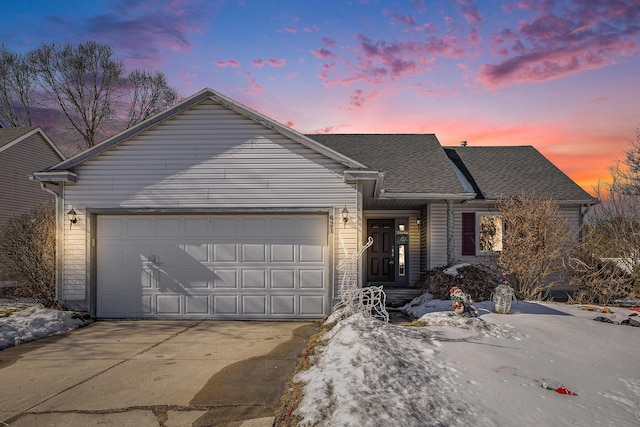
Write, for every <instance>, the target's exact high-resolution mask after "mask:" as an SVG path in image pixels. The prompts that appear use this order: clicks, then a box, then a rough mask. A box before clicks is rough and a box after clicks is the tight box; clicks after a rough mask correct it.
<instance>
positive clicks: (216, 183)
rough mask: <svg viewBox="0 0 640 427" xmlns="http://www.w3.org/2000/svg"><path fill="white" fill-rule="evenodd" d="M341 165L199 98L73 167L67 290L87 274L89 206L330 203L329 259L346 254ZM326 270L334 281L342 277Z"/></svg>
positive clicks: (74, 290) (350, 234)
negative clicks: (73, 213)
mask: <svg viewBox="0 0 640 427" xmlns="http://www.w3.org/2000/svg"><path fill="white" fill-rule="evenodd" d="M344 169H345V166H344V165H342V164H340V163H338V162H336V161H335V160H332V159H330V158H327V157H325V156H324V155H322V154H319V153H318V152H316V151H314V150H312V149H310V148H308V147H305V146H303V145H302V144H300V143H297V142H295V141H292V140H290V139H288V138H286V137H284V136H282V135H281V134H278V133H276V132H274V131H272V130H271V129H269V128H267V127H265V126H262V125H260V124H257V123H255V122H253V121H252V120H249V119H247V118H245V117H243V116H241V115H240V114H237V113H235V112H233V111H230V110H228V109H226V108H224V107H222V106H220V105H217V104H216V103H214V102H213V101H210V100H207V101H204V102H202V103H200V104H198V105H196V106H194V107H192V108H191V109H189V110H187V111H184V112H183V113H181V114H179V115H177V116H175V117H173V118H171V119H168V120H167V121H165V122H163V123H160V124H158V125H156V126H154V127H153V128H151V129H148V130H146V131H144V132H143V133H141V134H139V135H137V136H134V137H131V138H130V139H128V140H126V141H124V142H122V143H121V144H120V145H118V146H116V147H113V148H111V149H110V150H108V151H106V152H103V153H102V154H100V155H99V156H97V157H95V158H93V159H90V160H88V161H86V162H84V163H82V164H81V165H79V166H78V167H76V168H75V169H74V170H75V171H76V172H77V173H78V177H79V178H78V182H77V183H75V184H73V185H67V186H66V187H65V203H66V205H67V209H68V208H69V207H70V206H73V208H74V209H75V210H76V212H78V214H79V215H78V218H79V221H78V224H76V225H74V226H73V230H74V232H73V234H72V235H70V236H68V238H65V265H64V273H63V277H64V279H63V282H64V294H65V298H66V299H69V300H75V301H78V300H84V299H85V298H86V294H87V292H86V289H85V288H84V287H83V286H79V285H78V283H84V282H85V281H86V276H87V269H86V268H87V266H86V264H87V261H86V260H87V259H88V256H87V250H86V248H85V247H84V245H85V243H84V240H85V238H84V229H85V227H86V218H85V217H84V215H85V213H86V209H122V208H126V209H172V208H173V209H180V210H181V211H189V210H190V209H193V210H198V211H206V210H207V209H211V210H223V211H229V212H232V211H233V210H234V209H235V210H240V209H264V210H274V211H282V210H285V211H286V210H287V209H289V210H290V211H292V212H295V210H296V209H322V210H326V209H333V211H334V212H335V213H334V233H333V238H332V239H330V240H331V242H332V245H331V248H330V250H331V253H332V256H333V266H334V267H335V266H337V265H338V263H339V261H340V260H341V259H342V258H343V249H342V248H341V242H340V237H341V236H342V239H343V241H344V244H345V247H346V249H347V251H348V252H349V253H351V252H353V251H354V250H355V247H356V245H357V241H356V230H357V215H356V207H357V203H356V202H357V194H356V189H355V188H354V186H352V185H349V184H346V183H345V182H344V179H343V170H344ZM345 206H346V207H347V209H348V210H349V212H350V213H351V215H350V221H349V222H348V223H347V224H346V225H344V224H343V223H342V220H341V215H340V212H341V211H342V209H343V208H344V207H345ZM75 230H78V231H79V233H78V234H76V231H75ZM80 240H82V241H80ZM69 251H70V252H69ZM334 270H335V268H334ZM333 274H334V280H333V282H334V287H333V288H334V289H336V288H337V285H335V284H337V283H339V276H338V274H335V271H334V272H333Z"/></svg>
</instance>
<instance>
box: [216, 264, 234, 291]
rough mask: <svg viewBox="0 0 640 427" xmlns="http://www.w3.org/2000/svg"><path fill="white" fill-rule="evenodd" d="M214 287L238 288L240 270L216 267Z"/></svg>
mask: <svg viewBox="0 0 640 427" xmlns="http://www.w3.org/2000/svg"><path fill="white" fill-rule="evenodd" d="M213 287H214V288H218V289H238V270H235V269H233V270H223V269H219V268H217V269H215V270H214V271H213Z"/></svg>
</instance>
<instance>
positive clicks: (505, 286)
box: [491, 273, 516, 314]
mask: <svg viewBox="0 0 640 427" xmlns="http://www.w3.org/2000/svg"><path fill="white" fill-rule="evenodd" d="M498 283H499V285H498V286H496V288H495V289H494V290H493V293H492V294H491V299H492V300H493V311H494V312H495V313H501V314H508V313H509V311H510V310H511V301H512V300H514V299H516V297H515V294H516V293H515V291H514V290H513V288H512V287H511V286H509V276H507V275H506V274H504V273H503V274H502V275H501V276H500V277H499V278H498Z"/></svg>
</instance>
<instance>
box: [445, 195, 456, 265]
mask: <svg viewBox="0 0 640 427" xmlns="http://www.w3.org/2000/svg"><path fill="white" fill-rule="evenodd" d="M453 227H454V221H453V202H452V201H451V200H447V265H452V264H453V263H454V261H455V260H456V254H455V244H454V233H453Z"/></svg>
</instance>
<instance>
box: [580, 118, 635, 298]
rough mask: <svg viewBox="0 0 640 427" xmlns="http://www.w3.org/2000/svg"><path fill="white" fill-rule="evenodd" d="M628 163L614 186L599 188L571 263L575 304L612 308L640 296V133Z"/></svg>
mask: <svg viewBox="0 0 640 427" xmlns="http://www.w3.org/2000/svg"><path fill="white" fill-rule="evenodd" d="M635 136H636V139H635V140H633V141H630V143H629V147H628V149H627V150H626V151H625V152H624V158H623V160H621V161H618V162H616V164H614V165H613V166H612V167H611V168H610V173H611V181H610V182H607V183H601V184H600V186H599V187H598V188H597V189H596V192H597V197H598V198H599V199H600V200H601V201H602V203H600V204H599V205H596V206H593V207H592V208H591V212H590V213H589V221H588V222H587V224H586V225H585V236H584V240H583V242H582V244H581V245H578V246H577V247H576V248H575V250H574V251H573V253H572V257H571V259H570V267H571V272H572V276H571V283H572V284H573V285H575V286H576V287H577V288H578V294H577V295H576V300H577V301H579V302H584V303H598V304H609V303H611V302H612V301H613V300H615V299H621V298H626V297H629V296H634V295H635V296H640V128H638V129H637V130H636V135H635Z"/></svg>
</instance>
